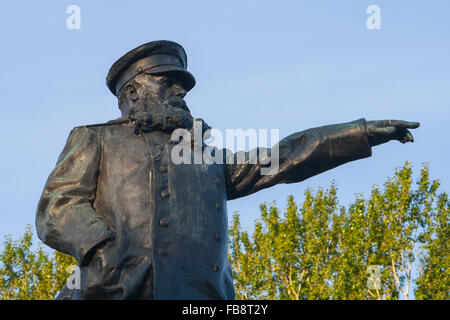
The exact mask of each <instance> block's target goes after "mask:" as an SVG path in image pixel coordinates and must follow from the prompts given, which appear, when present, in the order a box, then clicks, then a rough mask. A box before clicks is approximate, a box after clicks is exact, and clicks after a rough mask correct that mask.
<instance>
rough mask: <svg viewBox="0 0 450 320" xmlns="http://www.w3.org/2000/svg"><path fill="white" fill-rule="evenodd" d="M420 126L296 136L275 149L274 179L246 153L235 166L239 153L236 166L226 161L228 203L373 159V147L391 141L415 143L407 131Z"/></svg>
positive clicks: (344, 128) (389, 123) (360, 123)
mask: <svg viewBox="0 0 450 320" xmlns="http://www.w3.org/2000/svg"><path fill="white" fill-rule="evenodd" d="M418 126H419V124H418V123H415V122H405V121H397V120H383V121H368V122H366V121H365V119H359V120H356V121H352V122H348V123H342V124H335V125H328V126H323V127H319V128H313V129H308V130H305V131H301V132H297V133H294V134H292V135H290V136H288V137H286V138H284V139H282V140H281V141H280V142H279V143H278V146H277V145H276V146H275V147H278V150H279V155H278V159H279V166H278V170H276V171H275V172H274V173H273V174H272V175H261V169H262V168H263V167H267V166H268V165H262V164H261V163H260V162H258V164H251V163H252V162H251V161H250V159H249V154H250V153H251V151H250V152H246V153H245V154H246V157H245V159H247V160H246V161H245V162H244V163H241V164H239V163H236V162H237V161H236V159H237V158H238V155H239V154H240V153H239V152H238V153H235V154H233V155H232V157H231V158H232V159H233V160H234V162H233V163H230V161H229V160H228V161H227V163H228V165H227V173H228V189H227V192H228V199H230V200H231V199H236V198H240V197H243V196H246V195H249V194H252V193H254V192H257V191H259V190H261V189H265V188H268V187H271V186H273V185H275V184H278V183H294V182H299V181H303V180H305V179H308V178H309V177H312V176H314V175H317V174H319V173H321V172H324V171H327V170H330V169H332V168H335V167H337V166H340V165H342V164H344V163H347V162H350V161H354V160H358V159H362V158H366V157H370V156H371V154H372V150H371V147H372V146H376V145H379V144H381V143H385V142H388V141H390V140H399V141H401V142H403V143H405V142H408V141H411V142H412V141H413V137H412V135H411V133H410V132H409V131H408V129H413V128H417V127H418ZM273 149H274V148H272V150H270V149H269V150H265V149H263V148H257V154H258V155H260V154H264V153H265V152H268V153H271V152H272V156H274V153H273V151H274V150H273ZM275 156H276V154H275ZM259 160H261V159H258V161H259ZM263 163H264V162H263Z"/></svg>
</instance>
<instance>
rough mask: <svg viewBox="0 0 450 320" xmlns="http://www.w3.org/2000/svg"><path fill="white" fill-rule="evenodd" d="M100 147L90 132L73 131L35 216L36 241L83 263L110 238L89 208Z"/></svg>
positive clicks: (100, 220)
mask: <svg viewBox="0 0 450 320" xmlns="http://www.w3.org/2000/svg"><path fill="white" fill-rule="evenodd" d="M101 154H102V147H101V144H100V142H99V141H98V139H97V137H96V135H95V133H94V132H93V131H91V130H90V129H89V128H84V127H79V128H75V129H74V130H72V132H71V133H70V136H69V138H68V139H67V143H66V146H65V148H64V150H63V152H62V153H61V155H60V157H59V159H58V162H57V164H56V167H55V169H54V170H53V171H52V173H51V174H50V176H49V178H48V180H47V183H46V185H45V187H44V191H43V193H42V196H41V199H40V201H39V204H38V208H37V212H36V227H37V232H38V236H39V238H40V239H41V240H42V241H43V242H44V243H46V244H47V245H49V246H50V247H52V248H54V249H56V250H59V251H61V252H64V253H67V254H70V255H72V256H73V257H75V258H76V259H77V260H78V261H79V262H80V263H81V264H84V263H86V260H88V257H89V256H90V255H91V253H92V252H93V251H94V248H95V247H96V246H99V245H100V244H102V243H103V242H105V241H106V240H108V239H111V238H112V237H113V234H112V232H111V231H110V230H109V228H108V226H107V224H106V223H105V221H104V220H103V218H102V217H100V216H99V215H98V214H97V213H96V212H95V209H94V208H93V206H92V203H93V200H94V197H95V192H96V188H97V177H98V173H99V168H100V160H101Z"/></svg>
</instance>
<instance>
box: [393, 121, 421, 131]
mask: <svg viewBox="0 0 450 320" xmlns="http://www.w3.org/2000/svg"><path fill="white" fill-rule="evenodd" d="M390 125H391V126H396V127H402V128H405V129H416V128H418V127H419V126H420V122H412V121H403V120H390Z"/></svg>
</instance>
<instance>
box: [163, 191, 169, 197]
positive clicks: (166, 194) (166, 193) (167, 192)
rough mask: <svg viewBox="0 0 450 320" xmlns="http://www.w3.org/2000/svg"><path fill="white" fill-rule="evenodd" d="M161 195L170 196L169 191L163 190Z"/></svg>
mask: <svg viewBox="0 0 450 320" xmlns="http://www.w3.org/2000/svg"><path fill="white" fill-rule="evenodd" d="M161 197H163V198H168V197H170V193H169V191H167V190H163V191H162V192H161Z"/></svg>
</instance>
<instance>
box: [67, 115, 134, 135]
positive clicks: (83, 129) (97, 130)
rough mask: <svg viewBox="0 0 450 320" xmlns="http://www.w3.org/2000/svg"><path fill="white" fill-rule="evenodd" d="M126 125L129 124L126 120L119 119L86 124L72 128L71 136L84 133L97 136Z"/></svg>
mask: <svg viewBox="0 0 450 320" xmlns="http://www.w3.org/2000/svg"><path fill="white" fill-rule="evenodd" d="M128 123H129V120H128V119H124V118H119V119H115V120H111V121H108V122H103V123H96V124H87V125H83V126H77V127H74V128H73V129H72V131H71V134H72V133H75V134H81V133H85V134H94V135H98V134H101V133H103V132H104V131H107V130H109V129H113V128H116V127H120V126H122V125H123V124H128Z"/></svg>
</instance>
